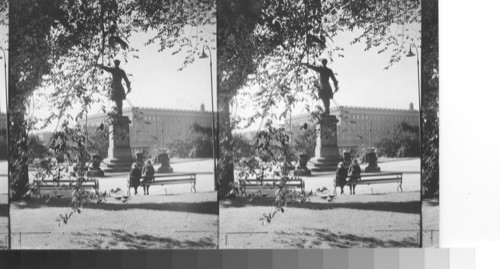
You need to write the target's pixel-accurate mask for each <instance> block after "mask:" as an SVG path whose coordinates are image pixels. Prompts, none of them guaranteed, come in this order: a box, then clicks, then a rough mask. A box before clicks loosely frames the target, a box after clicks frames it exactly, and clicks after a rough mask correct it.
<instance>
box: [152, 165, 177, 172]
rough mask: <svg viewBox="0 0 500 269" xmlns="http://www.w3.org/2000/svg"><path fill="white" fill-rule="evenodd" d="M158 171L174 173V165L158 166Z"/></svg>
mask: <svg viewBox="0 0 500 269" xmlns="http://www.w3.org/2000/svg"><path fill="white" fill-rule="evenodd" d="M156 172H157V173H173V172H174V169H173V168H172V167H163V166H160V168H158V171H156Z"/></svg>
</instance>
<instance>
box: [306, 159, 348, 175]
mask: <svg viewBox="0 0 500 269" xmlns="http://www.w3.org/2000/svg"><path fill="white" fill-rule="evenodd" d="M341 161H342V158H321V157H320V158H314V159H313V160H312V163H313V165H314V167H313V168H311V170H312V171H313V172H325V171H336V170H337V165H338V164H339V162H341Z"/></svg>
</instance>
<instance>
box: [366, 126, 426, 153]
mask: <svg viewBox="0 0 500 269" xmlns="http://www.w3.org/2000/svg"><path fill="white" fill-rule="evenodd" d="M375 147H377V148H378V149H379V150H380V152H381V153H382V154H383V155H386V156H388V157H418V156H420V139H419V126H412V125H409V124H408V123H406V122H401V123H399V124H398V125H397V126H396V129H395V130H394V132H393V133H392V134H391V136H389V137H385V138H383V139H382V140H381V141H379V142H377V143H376V144H375Z"/></svg>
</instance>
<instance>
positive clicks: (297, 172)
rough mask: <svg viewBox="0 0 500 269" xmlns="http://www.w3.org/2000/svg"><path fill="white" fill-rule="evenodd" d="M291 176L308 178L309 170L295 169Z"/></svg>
mask: <svg viewBox="0 0 500 269" xmlns="http://www.w3.org/2000/svg"><path fill="white" fill-rule="evenodd" d="M293 175H294V176H296V177H301V176H302V177H308V176H311V170H310V169H302V168H297V169H296V170H295V171H293Z"/></svg>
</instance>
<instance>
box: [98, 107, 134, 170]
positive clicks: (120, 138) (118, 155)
mask: <svg viewBox="0 0 500 269" xmlns="http://www.w3.org/2000/svg"><path fill="white" fill-rule="evenodd" d="M129 124H130V120H129V119H128V117H126V116H118V117H117V118H115V119H114V121H113V124H112V125H111V126H110V127H109V129H110V135H109V148H108V158H106V159H105V160H104V161H103V163H104V164H105V168H104V171H105V172H129V171H130V169H131V166H132V163H133V162H134V159H133V158H132V150H131V148H130V132H129Z"/></svg>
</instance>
